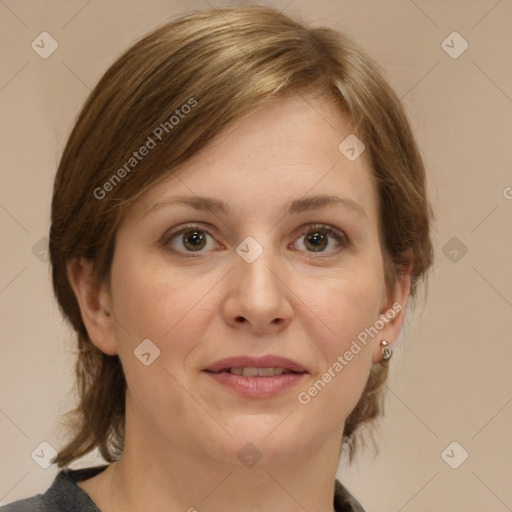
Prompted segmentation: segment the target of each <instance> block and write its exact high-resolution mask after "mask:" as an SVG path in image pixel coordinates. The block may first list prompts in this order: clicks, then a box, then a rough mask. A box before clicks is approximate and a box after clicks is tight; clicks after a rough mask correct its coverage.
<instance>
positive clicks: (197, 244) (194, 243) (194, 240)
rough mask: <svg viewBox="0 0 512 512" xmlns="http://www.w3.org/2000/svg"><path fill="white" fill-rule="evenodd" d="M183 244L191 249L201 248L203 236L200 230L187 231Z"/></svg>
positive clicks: (203, 241) (203, 240)
mask: <svg viewBox="0 0 512 512" xmlns="http://www.w3.org/2000/svg"><path fill="white" fill-rule="evenodd" d="M184 242H185V246H186V247H187V248H189V249H190V248H191V249H192V250H197V249H202V248H203V247H204V243H205V237H204V235H203V234H202V233H201V232H200V231H189V232H188V233H185V236H184Z"/></svg>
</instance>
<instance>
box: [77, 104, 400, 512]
mask: <svg viewBox="0 0 512 512" xmlns="http://www.w3.org/2000/svg"><path fill="white" fill-rule="evenodd" d="M350 133H352V130H351V127H350V124H349V122H348V121H347V118H346V117H345V116H344V115H341V113H340V111H339V110H337V108H336V106H335V105H334V104H333V103H332V102H331V100H329V99H326V98H309V99H308V102H305V101H304V99H303V98H301V97H300V96H292V97H289V98H287V99H283V100H281V101H280V102H278V103H275V104H273V105H268V106H264V107H263V108H259V109H257V110H256V111H255V112H254V113H252V115H250V116H249V117H246V118H245V119H241V120H238V121H236V122H235V123H234V124H233V125H232V126H231V127H230V129H229V130H227V131H226V132H224V133H223V134H221V135H222V136H220V137H218V138H217V139H216V140H215V141H214V142H213V143H210V144H209V145H208V147H207V148H206V149H205V150H204V151H202V152H201V153H199V154H198V155H196V156H195V157H194V158H193V159H192V160H190V161H188V162H187V163H186V164H185V165H184V166H183V168H181V169H180V170H179V172H177V173H176V174H172V175H170V176H169V178H168V179H166V180H165V181H164V182H161V183H159V184H158V185H156V186H154V187H152V188H151V189H150V190H149V191H148V192H146V193H145V194H144V195H143V196H141V197H140V198H139V199H138V200H137V202H136V203H134V205H132V206H131V207H130V209H129V210H128V212H127V215H126V217H125V218H124V219H123V222H122V224H121V226H120V228H119V230H118V233H117V236H116V249H115V254H114V259H113V263H112V269H111V275H110V281H109V283H103V284H102V285H101V286H95V285H94V284H93V281H92V279H91V267H90V264H89V263H88V262H86V261H84V260H73V261H72V262H70V264H69V267H68V268H69V275H70V279H71V282H72V285H73V288H74V290H75V294H76V296H77V298H78V301H79V304H80V308H81V312H82V316H83V319H84V322H85V325H86V327H87V331H88V333H89V335H90V338H91V339H92V341H93V342H94V343H95V344H96V346H97V347H99V348H100V349H101V350H102V351H103V352H105V353H107V354H110V355H113V354H117V355H119V357H120V360H121V362H122V365H123V371H124V373H125V376H126V381H127V387H128V391H127V395H126V411H127V412H126V439H125V447H124V451H123V455H122V457H121V459H120V460H119V461H118V462H116V463H114V464H112V465H111V466H110V467H109V468H108V469H106V470H105V471H104V472H103V473H100V474H99V475H98V476H96V477H93V478H91V479H89V480H86V481H83V482H80V484H79V486H80V487H81V488H82V489H84V490H85V491H86V492H87V493H88V494H89V495H90V496H91V498H92V499H93V500H94V501H95V502H96V503H97V505H98V506H99V508H100V509H101V510H102V512H115V511H120V510H124V511H131V512H136V511H142V510H152V511H154V512H160V511H162V512H163V511H166V512H168V511H170V510H183V511H188V510H194V508H195V509H196V510H198V511H202V510H205V511H206V510H208V511H209V512H217V511H219V512H220V511H221V510H222V511H225V510H236V511H239V512H245V511H251V512H254V511H268V510H280V511H284V512H296V511H297V512H298V511H304V510H309V511H312V510H315V511H320V512H332V510H333V504H332V501H333V495H334V479H335V474H336V469H337V464H338V454H339V449H340V443H341V438H342V432H343V426H344V422H345V419H346V417H347V416H348V414H349V413H350V412H351V410H352V409H353V408H354V406H355V405H356V403H357V401H358V400H359V397H360V395H361V393H362V391H363V389H364V386H365V383H366V380H367V378H368V374H369V371H370V367H371V365H372V363H376V362H378V361H380V360H381V350H380V345H379V343H380V341H381V340H382V339H385V340H387V341H388V342H389V343H390V344H391V343H392V342H393V341H394V340H395V339H396V337H397V336H398V334H399V331H400V328H401V324H402V317H403V310H402V312H400V313H398V314H396V315H395V316H394V318H393V319H391V320H390V321H389V322H387V323H386V324H385V325H384V327H383V328H382V329H381V330H380V332H379V335H378V336H376V337H374V338H373V339H369V342H368V343H367V345H366V346H363V345H362V349H361V351H360V352H359V353H357V355H355V356H354V357H353V359H352V360H351V361H350V362H349V363H348V364H347V365H346V366H345V367H344V368H343V370H342V371H341V372H339V373H338V374H336V377H334V378H332V380H331V381H330V382H329V383H328V384H327V385H326V386H325V388H324V389H322V391H321V392H319V393H318V394H317V395H316V396H314V397H313V398H312V399H311V401H310V402H309V403H308V404H303V403H300V402H299V400H298V398H297V397H298V394H299V393H300V392H301V391H304V390H308V389H309V388H310V387H311V386H312V385H313V384H314V383H315V381H317V380H318V379H321V378H322V375H323V374H324V373H325V372H326V370H327V369H328V368H329V367H332V365H333V363H334V362H335V361H336V360H337V358H338V356H340V355H343V354H344V353H345V352H346V350H348V349H349V347H350V346H351V343H352V342H353V340H355V339H356V337H357V335H358V334H359V333H360V332H361V331H363V330H364V329H365V328H367V327H370V326H373V325H374V324H375V322H376V320H378V319H379V317H380V315H381V314H384V313H385V312H386V311H388V310H390V309H392V308H393V304H395V303H397V302H398V303H399V304H401V305H403V306H404V307H405V304H406V302H407V297H408V293H409V274H408V273H407V272H405V273H404V275H402V276H400V278H399V279H398V280H397V282H396V285H395V286H393V287H392V289H390V290H388V289H387V288H386V286H385V282H384V267H383V255H382V250H381V246H380V242H379V232H378V198H377V192H376V189H375V184H374V181H373V177H372V172H371V169H370V167H369V163H368V160H367V155H366V153H363V154H362V155H361V156H360V157H359V158H357V159H356V160H355V161H353V162H350V161H349V160H347V159H346V158H345V156H343V155H342V154H341V153H340V151H339V150H338V145H339V144H340V142H341V141H342V140H343V139H344V138H345V137H347V136H348V135H349V134H350ZM177 195H180V196H182V195H183V196H187V197H191V198H197V196H201V197H209V198H215V199H217V200H221V201H224V202H225V203H227V206H229V209H230V214H229V215H225V214H224V213H222V212H220V211H217V212H215V213H214V212H212V211H210V210H207V209H206V210H204V209H196V208H193V207H192V206H190V205H185V204H174V205H171V204H170V199H169V198H171V197H172V196H177ZM317 195H331V196H337V197H343V198H348V199H350V200H351V204H352V205H353V203H357V204H358V205H359V207H356V208H354V207H352V206H351V205H347V204H346V202H345V203H344V204H340V203H337V202H331V203H328V204H324V205H323V206H320V207H316V208H312V209H303V210H302V211H299V212H293V213H291V212H288V207H289V205H290V203H291V202H292V201H295V200H299V199H304V198H306V197H311V196H317ZM310 206H311V205H310ZM358 210H359V211H358ZM185 224H193V226H195V227H192V228H190V227H189V226H187V228H188V231H189V232H190V231H191V230H194V229H195V230H202V231H200V233H201V234H202V240H203V241H204V245H201V244H199V250H195V249H197V248H198V246H197V245H196V246H194V245H193V243H194V241H197V240H196V239H194V237H191V236H190V233H189V234H188V235H186V234H183V233H182V234H179V235H176V236H174V237H170V236H169V234H170V232H171V230H172V229H173V228H178V229H177V230H176V231H179V228H180V227H184V225H185ZM319 225H321V226H328V227H333V228H335V230H338V231H339V232H341V233H342V234H344V235H345V236H346V237H347V239H348V243H343V242H339V241H338V240H337V239H336V237H335V236H334V235H332V234H329V233H328V232H326V231H325V227H323V228H322V227H320V226H319ZM166 234H167V237H164V235H166ZM247 236H251V237H253V238H254V239H255V240H256V241H257V242H258V243H259V244H260V246H261V248H262V249H263V252H262V253H261V254H260V255H259V256H258V257H257V258H256V259H255V260H254V261H253V262H252V263H248V262H247V261H245V260H244V259H243V258H242V257H240V256H239V255H238V254H237V252H236V248H237V246H238V245H239V244H240V242H242V240H244V239H245V238H246V237H247ZM315 243H316V245H315ZM315 247H318V248H319V250H317V251H315V250H314V248H315ZM187 256H189V257H187ZM107 312H108V313H107ZM145 339H150V340H151V341H152V342H153V343H154V344H155V345H156V346H157V347H158V348H159V350H160V356H159V357H158V358H157V359H155V360H154V362H153V363H151V365H149V366H145V365H144V364H142V363H141V361H140V360H139V359H138V358H137V357H135V355H134V350H135V349H136V348H137V346H138V345H139V344H140V343H141V342H142V341H143V340H145ZM265 354H277V355H280V356H284V357H287V358H290V359H293V360H294V361H297V362H299V363H300V364H301V365H302V366H303V367H304V368H305V369H306V370H307V373H306V374H304V375H302V377H301V378H300V381H299V383H298V384H297V385H296V386H295V387H293V388H292V389H288V390H286V391H284V392H282V393H278V394H277V395H275V396H271V397H265V398H254V397H245V396H240V395H239V394H237V393H236V392H235V391H233V390H232V389H228V388H226V387H224V386H222V385H221V384H219V383H218V382H217V381H215V380H214V379H212V378H211V376H210V375H208V374H207V373H206V372H204V371H202V370H203V369H205V368H206V367H207V366H208V365H210V364H212V363H214V362H215V361H217V360H219V359H222V358H225V357H230V356H238V355H251V356H260V355H265ZM248 442H250V443H253V444H254V445H255V446H256V447H257V450H258V452H259V453H260V454H261V458H260V459H259V461H258V462H257V463H256V464H255V465H253V466H252V467H247V466H246V465H244V464H242V462H241V461H240V459H239V458H238V457H237V453H238V452H239V450H240V449H241V448H242V447H244V446H245V445H246V444H247V443H248Z"/></svg>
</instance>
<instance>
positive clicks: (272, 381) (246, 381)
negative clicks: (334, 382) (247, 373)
mask: <svg viewBox="0 0 512 512" xmlns="http://www.w3.org/2000/svg"><path fill="white" fill-rule="evenodd" d="M206 374H207V375H209V376H210V377H211V378H212V379H214V380H215V381H217V382H218V383H219V384H222V385H223V386H225V387H227V388H229V389H231V390H232V391H234V392H235V393H237V394H239V395H242V396H245V397H248V398H269V397H272V396H276V395H279V394H280V393H284V392H285V391H288V390H289V389H292V388H293V387H295V386H296V385H297V384H298V383H299V381H300V380H301V379H302V378H303V377H304V375H305V373H284V374H282V375H276V376H275V377H243V376H240V375H234V374H233V373H229V372H219V373H214V372H206Z"/></svg>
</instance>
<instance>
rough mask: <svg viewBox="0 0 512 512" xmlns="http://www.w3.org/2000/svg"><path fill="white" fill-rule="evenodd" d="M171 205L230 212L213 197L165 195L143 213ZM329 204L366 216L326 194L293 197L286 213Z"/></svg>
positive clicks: (343, 199) (354, 205)
mask: <svg viewBox="0 0 512 512" xmlns="http://www.w3.org/2000/svg"><path fill="white" fill-rule="evenodd" d="M173 205H184V206H190V207H192V208H194V209H196V210H207V211H210V212H212V213H213V214H216V215H224V216H229V215H230V214H231V209H230V207H229V205H228V204H227V203H226V202H225V201H222V200H220V199H216V198H213V197H204V196H186V195H185V196H172V197H166V198H165V199H162V200H161V201H157V202H155V203H153V204H152V205H150V206H149V207H148V209H147V210H146V212H145V214H144V215H149V214H150V213H151V212H153V211H156V210H160V209H161V208H163V207H167V206H173ZM330 205H338V206H340V207H342V208H344V209H346V210H350V211H353V212H355V213H357V214H359V215H361V216H363V217H366V218H368V216H367V214H366V211H365V210H364V208H363V207H362V206H361V205H360V204H359V203H358V202H356V201H354V200H353V199H350V198H348V197H339V196H333V195H328V194H319V195H314V196H308V197H302V198H300V199H295V200H294V201H291V202H290V203H289V206H288V213H290V214H298V213H303V212H305V211H310V210H317V209H320V208H323V207H325V206H330Z"/></svg>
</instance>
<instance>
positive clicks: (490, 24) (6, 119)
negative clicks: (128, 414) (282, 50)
mask: <svg viewBox="0 0 512 512" xmlns="http://www.w3.org/2000/svg"><path fill="white" fill-rule="evenodd" d="M265 3H266V4H269V5H273V6H275V7H278V8H280V9H283V10H284V11H285V12H286V13H289V14H291V15H299V16H302V17H303V18H305V19H309V20H313V21H315V22H316V23H318V24H324V25H328V26H331V27H335V28H338V29H341V30H344V31H345V32H346V33H348V34H349V35H351V36H352V37H353V38H355V39H356V41H358V42H359V44H360V45H361V46H363V47H364V48H365V49H366V50H367V51H368V52H369V53H370V54H371V55H372V56H373V57H375V59H376V60H377V61H378V62H379V63H380V64H381V65H382V66H383V68H384V69H385V70H386V74H387V77H388V79H389V80H390V82H391V83H392V85H393V86H394V87H395V89H396V91H397V92H398V95H399V96H400V97H401V98H402V101H403V103H404V104H405V106H406V108H407V110H408V112H409V114H410V117H411V120H412V123H413V126H414V128H415V130H416V132H417V136H418V138H419V141H420V144H421V146H422V148H423V153H424V157H425V161H426V164H427V167H428V172H429V189H430V194H431V198H432V201H433V204H434V207H435V210H436V215H437V220H436V231H435V232H434V235H435V246H436V260H435V267H434V269H433V272H432V273H431V275H430V276H429V286H428V300H427V302H426V305H425V306H424V307H423V306H422V305H421V301H420V305H419V308H418V309H417V310H416V311H415V312H411V314H410V315H409V320H408V323H407V328H406V335H405V337H404V338H403V339H402V341H401V343H400V345H399V347H398V349H397V350H396V351H395V357H394V359H393V360H392V369H391V379H390V382H389V395H388V401H387V411H388V416H387V419H385V420H384V421H383V422H382V423H381V428H380V434H381V441H380V447H381V451H380V454H379V455H378V456H377V457H374V456H373V454H372V453H371V451H368V453H367V455H365V456H363V457H360V458H359V460H358V462H356V463H355V464H354V465H353V466H352V467H351V468H347V467H346V466H345V465H343V466H342V467H340V477H341V478H342V480H343V481H344V482H345V484H346V485H347V486H348V487H349V488H350V489H351V490H352V491H353V492H354V494H355V495H356V496H357V497H358V498H359V499H360V500H361V502H362V503H363V505H365V506H366V507H367V509H368V511H377V510H378V511H381V512H386V511H390V512H391V511H393V512H398V511H404V512H420V511H423V512H427V511H429V512H430V511H434V510H435V511H462V510H464V511H467V512H471V511H475V512H476V511H482V510H485V511H487V512H493V511H496V512H502V511H506V510H510V509H512V486H510V481H511V480H510V477H511V475H512V436H511V435H510V432H511V424H512V385H511V384H512V372H511V362H512V343H511V336H510V332H511V329H512V321H511V319H512V314H511V313H512V266H511V265H510V261H511V252H512V251H511V248H512V244H511V237H510V232H511V229H510V225H511V223H510V221H511V217H512V173H511V161H512V158H511V157H512V143H511V128H512V70H511V63H510V48H512V3H511V2H510V0H502V1H495V0H478V1H477V0H471V1H454V0H451V1H449V2H445V1H441V0H436V1H431V2H427V1H425V0H415V1H414V2H413V1H412V0H390V1H387V2H381V1H377V0H366V1H359V0H357V1H356V0H347V1H336V0H317V1H315V2H307V1H305V0H294V1H293V0H292V1H290V0H284V1H281V0H275V1H269V2H265ZM230 4H231V3H230V2H220V1H214V0H209V1H208V2H207V1H200V0H197V1H190V2H186V3H185V2H177V1H169V0H167V1H164V0H145V1H142V0H137V1H129V2H123V1H121V0H115V1H108V2H106V1H101V2H100V1H99V0H92V1H89V2H87V1H83V0H80V1H75V0H73V1H71V0H70V1H63V0H51V1H50V0H47V1H46V2H36V1H28V0H16V1H14V0H4V1H1V2H0V34H1V36H0V37H1V41H2V44H1V46H0V52H1V56H2V62H3V64H2V68H1V71H0V113H1V119H2V122H1V126H0V141H1V147H2V150H1V152H0V155H1V157H0V158H1V188H0V223H1V236H0V243H1V246H2V248H1V253H2V266H1V273H0V311H1V343H2V352H1V353H2V356H1V359H0V372H1V373H0V431H1V436H0V443H1V444H0V454H1V461H2V464H1V470H0V502H1V503H7V502H10V501H13V500H15V499H19V498H22V497H27V496H29V495H32V494H35V493H36V492H43V491H44V490H46V488H47V487H48V486H49V484H50V483H51V481H52V480H53V478H54V476H55V474H56V472H57V470H56V468H54V467H53V466H52V467H50V468H49V469H46V470H45V469H43V468H41V467H39V465H37V464H36V462H34V460H33V459H32V458H31V453H32V452H33V451H34V450H35V449H36V448H37V447H38V446H39V445H40V443H41V442H48V443H50V444H51V445H54V446H58V445H59V443H60V441H61V436H62V430H61V429H60V428H59V425H58V416H59V414H60V413H63V412H65V411H67V410H68V409H69V408H70V407H71V405H72V403H73V396H72V395H71V393H70V392H71V387H72V384H73V361H74V354H73V342H72V341H73V340H72V338H71V335H70V332H69V331H68V329H67V327H66V326H65V325H64V324H63V322H62V320H61V318H60V315H59V311H58V308H57V306H56V304H55V301H54V300H53V297H52V293H51V288H50V280H49V272H48V263H47V261H46V256H47V255H46V253H45V250H44V244H45V241H44V237H46V236H47V234H48V228H49V205H50V197H51V187H52V179H53V176H54V173H55V169H56V165H57V162H58V159H59V155H60V152H61V151H62V148H63V145H64V142H65V140H66V136H67V135H68V133H69V130H70V128H71V126H72V123H73V120H74V117H75V115H76V113H77V111H78V109H79V107H80V106H81V104H82V103H83V101H84V100H85V98H86V96H87V94H88V93H89V91H90V89H91V88H92V87H93V86H94V84H95V83H96V82H97V80H98V79H99V78H100V76H101V75H102V73H103V72H104V71H105V70H106V69H107V67H108V66H109V64H110V63H112V62H113V60H114V59H115V58H116V57H117V56H118V55H119V53H120V52H121V51H122V50H124V49H125V48H127V47H128V46H129V45H130V44H131V43H132V42H133V41H134V40H135V39H137V38H138V37H140V36H142V35H143V34H145V33H146V32H147V31H149V30H150V29H152V28H153V27H155V26H156V25H158V24H160V23H162V22H163V21H165V20H166V19H168V18H171V17H173V16H175V15H177V14H182V13H185V12H187V11H189V10H192V9H205V8H208V7H209V6H214V7H218V6H221V5H222V6H225V5H230ZM43 31H46V32H48V33H49V34H51V36H52V37H53V38H54V39H55V40H56V41H57V42H58V49H57V50H56V51H55V52H54V53H53V54H52V55H51V56H49V57H48V58H47V59H43V58H42V57H40V56H39V55H38V53H36V52H35V51H34V50H33V49H32V48H31V42H32V41H33V40H35V39H36V37H37V36H38V35H39V34H40V33H41V32H43ZM454 31H457V32H458V33H460V35H461V36H462V38H463V39H464V40H465V41H467V43H468V45H469V46H468V48H467V50H466V51H465V52H464V53H462V54H461V55H458V53H459V52H460V51H461V50H462V49H463V43H464V42H463V40H460V39H457V37H455V38H454V37H453V36H451V37H450V38H448V40H447V43H445V45H446V44H448V45H449V46H451V47H452V48H450V49H449V51H450V52H452V56H457V55H458V57H457V58H453V57H452V56H450V55H449V54H448V53H447V52H446V51H445V50H444V49H443V47H442V42H443V40H445V39H446V38H447V36H449V35H450V34H451V33H452V32H454ZM39 40H40V39H39ZM452 41H453V42H452ZM36 42H37V40H36ZM48 44H49V43H48V42H47V44H46V45H45V48H49V46H48ZM39 50H40V51H42V49H39ZM41 240H42V241H41ZM464 247H465V248H466V250H467V252H466V253H465V254H463V249H464ZM422 292H423V290H420V297H421V296H422ZM453 441H456V442H457V443H459V445H460V446H459V445H456V446H455V447H453V446H452V447H450V448H449V449H448V450H447V451H446V452H444V453H445V455H444V458H445V460H447V461H449V462H450V463H451V464H452V465H454V466H456V465H457V464H459V463H460V462H461V460H462V455H463V454H464V452H463V451H462V450H465V451H467V453H468V454H469V457H468V458H467V460H466V461H465V462H464V463H463V464H461V465H460V466H459V467H458V468H457V469H452V467H450V465H448V463H447V462H445V460H443V458H442V456H441V454H442V453H443V451H444V450H445V448H447V447H448V446H449V445H450V443H452V442H453ZM452 449H453V451H452ZM39 450H40V448H39ZM37 453H39V452H37ZM96 462H100V461H96ZM93 463H95V461H94V460H87V461H84V465H91V464H93Z"/></svg>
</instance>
